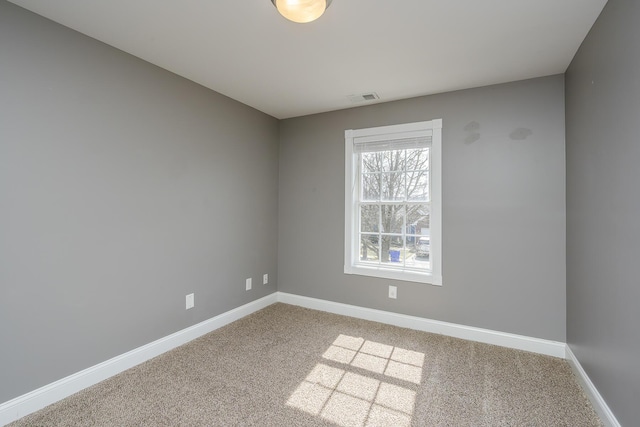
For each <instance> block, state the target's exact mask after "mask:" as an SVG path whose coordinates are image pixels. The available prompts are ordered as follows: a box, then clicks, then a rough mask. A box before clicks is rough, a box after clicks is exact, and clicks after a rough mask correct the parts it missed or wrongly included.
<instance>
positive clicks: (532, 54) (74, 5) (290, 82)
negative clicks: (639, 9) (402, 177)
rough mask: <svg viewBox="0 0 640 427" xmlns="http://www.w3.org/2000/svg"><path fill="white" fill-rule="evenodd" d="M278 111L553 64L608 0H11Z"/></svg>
mask: <svg viewBox="0 0 640 427" xmlns="http://www.w3.org/2000/svg"><path fill="white" fill-rule="evenodd" d="M10 1H11V2H12V3H15V4H17V5H20V6H22V7H24V8H26V9H28V10H31V11H33V12H36V13H38V14H40V15H43V16H45V17H47V18H50V19H52V20H54V21H56V22H59V23H61V24H63V25H65V26H67V27H70V28H73V29H75V30H77V31H79V32H81V33H84V34H86V35H88V36H91V37H93V38H96V39H98V40H101V41H103V42H105V43H107V44H109V45H111V46H114V47H116V48H118V49H121V50H123V51H125V52H129V53H131V54H132V55H135V56H137V57H140V58H142V59H144V60H146V61H148V62H151V63H153V64H156V65H158V66H160V67H162V68H165V69H167V70H170V71H172V72H174V73H176V74H179V75H181V76H184V77H186V78H188V79H190V80H193V81H195V82H197V83H200V84H202V85H203V86H206V87H208V88H211V89H213V90H215V91H217V92H220V93H222V94H224V95H227V96H229V97H231V98H233V99H236V100H238V101H240V102H243V103H245V104H247V105H250V106H252V107H254V108H256V109H258V110H261V111H263V112H265V113H267V114H270V115H272V116H274V117H277V118H281V119H282V118H288V117H295V116H301V115H306V114H312V113H318V112H324V111H330V110H337V109H341V108H348V107H353V106H356V105H362V104H354V103H353V102H352V101H350V100H349V98H348V96H349V95H354V94H363V93H368V92H376V93H377V94H378V95H379V96H380V100H379V101H374V102H385V101H391V100H397V99H403V98H409V97H414V96H419V95H427V94H433V93H440V92H448V91H451V90H457V89H465V88H470V87H478V86H485V85H490V84H495V83H504V82H509V81H516V80H522V79H527V78H533V77H541V76H547V75H552V74H558V73H563V72H564V71H565V70H566V69H567V66H568V65H569V63H570V61H571V59H572V58H573V56H574V54H575V52H576V50H577V49H578V47H579V46H580V43H581V42H582V40H583V39H584V38H585V36H586V34H587V32H588V31H589V29H590V28H591V26H592V25H593V23H594V21H595V20H596V18H597V16H598V14H599V13H600V12H601V10H602V8H603V7H604V5H605V3H606V0H386V1H383V0H334V1H333V3H332V5H331V7H330V8H329V9H328V10H327V11H326V13H325V14H324V15H323V16H322V17H321V18H320V19H319V20H317V21H315V22H313V23H310V24H295V23H292V22H289V21H287V20H285V19H284V18H282V17H281V16H280V15H279V14H278V13H277V11H276V9H275V8H274V7H273V5H272V4H271V0H207V1H205V0H54V1H43V0H10Z"/></svg>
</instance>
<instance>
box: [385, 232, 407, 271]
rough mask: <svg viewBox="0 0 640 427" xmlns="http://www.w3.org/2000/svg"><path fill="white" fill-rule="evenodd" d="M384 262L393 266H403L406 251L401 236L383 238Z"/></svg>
mask: <svg viewBox="0 0 640 427" xmlns="http://www.w3.org/2000/svg"><path fill="white" fill-rule="evenodd" d="M381 249H382V262H383V263H385V264H390V265H393V266H397V267H399V266H402V265H403V264H404V258H405V255H406V251H405V248H404V245H403V242H402V237H400V236H382V246H381Z"/></svg>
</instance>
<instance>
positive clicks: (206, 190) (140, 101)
mask: <svg viewBox="0 0 640 427" xmlns="http://www.w3.org/2000/svg"><path fill="white" fill-rule="evenodd" d="M277 165H278V121H277V120H276V119H274V118H272V117H270V116H267V115H265V114H263V113H260V112H258V111H256V110H253V109H251V108H249V107H246V106H244V105H242V104H240V103H238V102H236V101H233V100H231V99H229V98H226V97H223V96H221V95H219V94H216V93H214V92H212V91H209V90H207V89H205V88H203V87H201V86H198V85H196V84H194V83H192V82H189V81H187V80H185V79H182V78H180V77H177V76H175V75H173V74H171V73H169V72H167V71H164V70H161V69H159V68H156V67H154V66H152V65H149V64H147V63H145V62H143V61H141V60H139V59H136V58H134V57H132V56H129V55H127V54H124V53H122V52H120V51H118V50H116V49H113V48H110V47H108V46H106V45H104V44H101V43H99V42H97V41H95V40H92V39H90V38H88V37H85V36H82V35H80V34H78V33H76V32H74V31H71V30H68V29H65V28H64V27H62V26H59V25H57V24H54V23H52V22H50V21H47V20H45V19H43V18H40V17H38V16H36V15H34V14H32V13H29V12H26V11H24V10H22V9H20V8H18V7H16V6H13V5H11V4H8V3H7V2H5V1H0V292H1V295H0V402H4V401H7V400H9V399H11V398H14V397H16V396H18V395H21V394H23V393H25V392H28V391H31V390H34V389H36V388H38V387H40V386H43V385H45V384H48V383H50V382H52V381H55V380H58V379H60V378H62V377H64V376H66V375H69V374H72V373H75V372H78V371H80V370H82V369H84V368H87V367H89V366H92V365H95V364H96V363H99V362H102V361H105V360H107V359H109V358H111V357H113V356H116V355H119V354H122V353H124V352H126V351H128V350H131V349H133V348H136V347H138V346H140V345H143V344H146V343H149V342H151V341H153V340H155V339H158V338H161V337H164V336H166V335H168V334H171V333H173V332H176V331H178V330H180V329H183V328H185V327H188V326H190V325H193V324H195V323H197V322H200V321H203V320H205V319H208V318H211V317H212V316H215V315H217V314H219V313H222V312H225V311H227V310H230V309H232V308H234V307H237V306H240V305H242V304H244V303H247V302H250V301H251V300H254V299H257V298H259V297H262V296H265V295H267V294H269V293H272V292H275V290H276V283H277V261H276V258H277V251H276V248H277V208H278V206H277V194H278V187H277V186H278V166H277ZM263 273H269V274H270V277H271V283H270V284H269V285H267V286H263V285H262V280H261V278H262V274H263ZM250 276H252V277H253V278H254V289H253V290H252V291H250V292H246V291H245V290H244V280H245V278H247V277H250ZM256 282H258V283H256ZM191 292H195V300H196V306H195V308H194V309H192V310H188V311H186V310H185V306H184V304H185V295H186V294H188V293H191Z"/></svg>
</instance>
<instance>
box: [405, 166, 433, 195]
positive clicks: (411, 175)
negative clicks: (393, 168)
mask: <svg viewBox="0 0 640 427" xmlns="http://www.w3.org/2000/svg"><path fill="white" fill-rule="evenodd" d="M406 181H407V200H411V201H429V171H425V170H422V171H410V172H407V174H406Z"/></svg>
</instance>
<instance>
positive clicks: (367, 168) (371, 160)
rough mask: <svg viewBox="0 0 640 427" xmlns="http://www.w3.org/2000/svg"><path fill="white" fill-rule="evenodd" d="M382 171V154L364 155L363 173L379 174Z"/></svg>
mask: <svg viewBox="0 0 640 427" xmlns="http://www.w3.org/2000/svg"><path fill="white" fill-rule="evenodd" d="M381 169H382V152H376V153H362V172H364V173H367V172H379V171H380V170H381Z"/></svg>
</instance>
